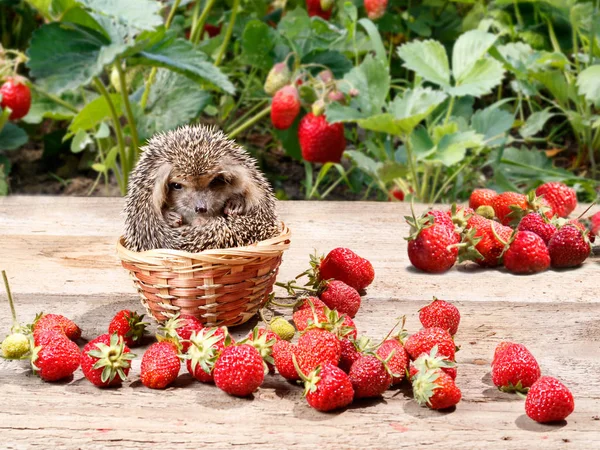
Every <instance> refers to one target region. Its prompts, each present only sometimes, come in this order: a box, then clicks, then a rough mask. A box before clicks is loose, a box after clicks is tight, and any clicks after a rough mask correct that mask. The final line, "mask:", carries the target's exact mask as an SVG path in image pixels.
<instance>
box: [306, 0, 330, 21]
mask: <svg viewBox="0 0 600 450" xmlns="http://www.w3.org/2000/svg"><path fill="white" fill-rule="evenodd" d="M306 10H307V11H308V15H309V17H313V16H318V17H320V18H322V19H324V20H329V18H330V17H331V9H329V10H324V9H323V8H322V7H321V0H306Z"/></svg>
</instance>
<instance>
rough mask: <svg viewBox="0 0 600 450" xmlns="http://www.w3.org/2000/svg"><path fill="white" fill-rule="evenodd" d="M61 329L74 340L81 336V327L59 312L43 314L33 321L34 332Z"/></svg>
mask: <svg viewBox="0 0 600 450" xmlns="http://www.w3.org/2000/svg"><path fill="white" fill-rule="evenodd" d="M52 330H53V331H59V332H61V333H64V334H65V335H66V336H67V337H68V338H69V339H71V340H72V341H76V340H77V339H79V338H80V337H81V328H79V327H78V326H77V324H76V323H75V322H73V321H72V320H71V319H67V318H66V317H65V316H61V315H59V314H41V315H39V316H38V317H36V320H35V321H34V322H33V333H34V335H35V334H36V333H39V332H41V331H52Z"/></svg>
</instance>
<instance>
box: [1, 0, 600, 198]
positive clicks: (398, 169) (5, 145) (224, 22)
mask: <svg viewBox="0 0 600 450" xmlns="http://www.w3.org/2000/svg"><path fill="white" fill-rule="evenodd" d="M413 3H417V4H413ZM0 8H1V9H2V13H3V15H2V17H3V21H4V22H2V23H0V26H1V27H2V28H1V30H0V31H3V33H2V48H1V49H0V78H1V81H2V83H3V84H4V85H7V87H6V88H2V89H0V95H2V103H1V105H2V119H0V130H1V131H0V166H2V168H3V170H2V171H0V193H4V194H5V193H7V192H8V191H9V174H10V169H11V164H12V162H13V161H14V160H15V159H17V158H16V156H15V155H16V154H17V150H18V149H19V148H22V147H23V146H25V147H28V146H29V147H36V148H41V149H42V159H43V160H44V161H50V164H49V166H50V167H52V168H54V169H56V170H57V171H58V173H60V174H64V176H65V177H67V178H68V177H73V176H75V175H77V174H78V173H80V172H82V173H85V174H88V175H90V174H95V177H96V183H94V185H93V186H92V188H95V187H96V185H97V184H98V183H99V182H100V181H103V182H104V184H106V185H110V184H116V185H117V186H118V188H119V190H120V192H121V193H122V194H124V193H125V192H126V189H127V181H128V177H129V173H130V171H131V169H132V168H133V166H134V165H135V163H136V161H137V158H138V156H139V154H140V151H141V148H142V147H143V144H144V142H145V141H146V139H148V138H149V137H150V136H151V135H153V134H154V133H157V132H161V131H166V130H169V129H173V128H176V127H178V126H180V125H183V124H186V123H190V122H203V123H214V124H216V125H218V126H220V127H221V128H223V129H224V130H225V131H226V132H227V133H228V134H229V135H230V136H231V137H233V138H235V139H237V140H239V141H240V142H241V143H243V144H244V145H246V146H247V147H248V148H249V150H250V151H251V152H253V153H255V154H256V155H257V156H258V157H259V160H260V161H262V162H263V165H264V170H265V171H266V172H267V175H268V176H269V178H270V179H271V181H272V182H273V184H274V186H275V188H276V190H277V191H278V193H279V194H280V196H282V197H284V198H285V197H288V196H290V195H291V196H298V194H297V193H295V192H296V190H297V189H296V190H294V193H291V194H288V193H287V192H286V191H288V192H289V191H290V182H292V183H296V184H298V185H300V186H298V187H299V188H300V192H302V195H303V196H304V197H305V198H315V199H322V198H327V197H329V196H331V195H336V196H338V197H339V196H340V195H342V196H343V195H345V194H344V192H350V193H352V195H353V196H354V197H355V198H356V197H358V198H360V197H364V198H370V199H373V198H378V199H381V200H385V199H389V200H401V199H408V198H415V199H417V200H420V201H423V202H438V201H451V200H456V199H464V198H467V197H468V196H469V193H470V192H471V191H472V190H473V189H474V188H477V187H482V186H487V187H490V188H492V189H494V190H496V191H502V190H511V191H528V190H530V189H532V188H535V187H536V186H537V185H539V184H541V183H542V182H548V181H557V180H560V181H564V182H566V183H567V184H569V185H571V186H574V187H575V188H576V189H577V191H578V194H579V196H580V199H586V200H592V199H594V198H595V196H596V195H597V194H596V189H597V186H598V183H597V180H598V167H597V166H598V156H599V153H600V114H599V111H598V110H599V108H600V81H599V80H600V76H599V75H600V72H599V70H600V62H599V60H598V58H599V56H600V45H599V44H600V13H599V11H598V6H597V5H594V4H592V3H577V4H575V5H572V6H568V5H566V4H565V5H563V4H559V3H557V2H545V1H542V2H534V3H531V4H521V3H511V2H494V3H490V4H487V2H478V3H471V2H445V3H436V2H425V3H422V2H412V3H411V2H406V1H403V0H392V1H389V2H388V1H387V0H383V1H382V0H367V1H364V2H362V1H360V0H356V1H353V2H350V1H342V0H340V1H338V2H334V1H332V0H321V1H316V0H306V1H303V0H290V1H287V2H286V1H285V0H274V1H273V2H271V1H267V0H257V1H254V2H246V1H243V0H231V1H217V0H207V1H205V2H201V1H189V0H171V1H166V2H159V1H156V0H133V1H131V2H127V3H124V2H117V1H113V0H48V1H43V2H42V1H39V0H27V1H24V0H20V1H18V0H10V1H3V2H0ZM6 18H8V19H9V20H12V21H13V22H14V23H15V24H17V26H15V27H12V28H10V27H9V26H8V22H6V21H5V20H6ZM12 84H17V85H19V86H23V88H21V91H24V90H25V88H26V89H27V92H28V93H29V91H30V94H29V95H30V98H31V100H30V106H28V108H27V110H24V109H22V108H24V106H25V103H27V102H24V101H23V102H22V104H21V105H19V104H17V103H12V106H11V101H12V102H14V100H13V99H14V98H16V97H19V98H23V96H24V95H25V94H22V95H19V96H15V94H14V92H16V89H14V88H11V85H12ZM25 97H26V95H25ZM15 108H16V109H19V108H21V111H20V112H19V113H18V114H16V115H15V114H14V110H15ZM23 113H24V114H23ZM67 165H68V166H70V169H69V170H66V169H65V170H63V169H64V166H67ZM290 167H295V168H299V170H291V171H290V170H288V168H290ZM288 172H289V173H288ZM299 172H300V173H302V174H303V175H301V176H298V173H299ZM56 177H58V176H56ZM288 178H289V181H288V180H287V179H288Z"/></svg>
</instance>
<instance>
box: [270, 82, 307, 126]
mask: <svg viewBox="0 0 600 450" xmlns="http://www.w3.org/2000/svg"><path fill="white" fill-rule="evenodd" d="M299 113H300V96H299V95H298V89H296V88H295V87H294V86H291V85H287V86H284V87H282V88H281V89H279V90H278V91H277V92H276V93H275V96H274V97H273V102H272V103H271V123H272V124H273V126H274V127H275V128H277V129H278V130H287V129H288V128H289V127H291V126H292V124H293V123H294V120H296V117H298V114H299Z"/></svg>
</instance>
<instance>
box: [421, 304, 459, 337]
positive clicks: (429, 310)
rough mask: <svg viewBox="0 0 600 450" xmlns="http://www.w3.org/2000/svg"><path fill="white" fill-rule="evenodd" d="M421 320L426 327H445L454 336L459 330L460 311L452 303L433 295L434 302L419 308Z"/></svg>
mask: <svg viewBox="0 0 600 450" xmlns="http://www.w3.org/2000/svg"><path fill="white" fill-rule="evenodd" d="M419 320H420V321H421V324H422V325H423V326H424V327H425V328H431V327H439V328H443V329H444V330H448V332H449V333H450V334H451V335H452V336H454V335H455V334H456V332H457V331H458V324H459V323H460V312H459V311H458V308H457V307H456V306H454V305H453V304H452V303H449V302H447V301H445V300H438V299H437V298H435V297H433V302H431V303H430V304H429V305H427V306H424V307H423V308H421V309H420V310H419Z"/></svg>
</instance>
